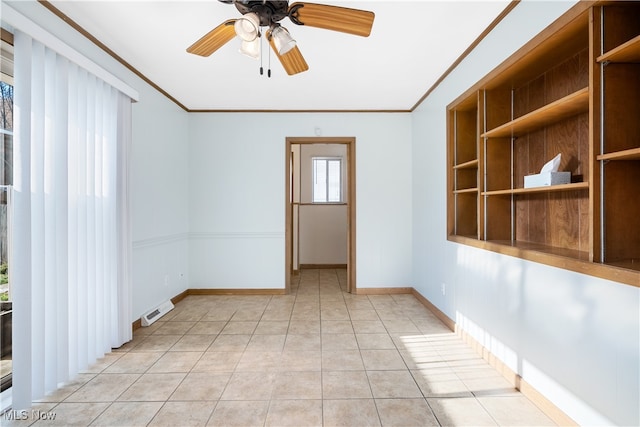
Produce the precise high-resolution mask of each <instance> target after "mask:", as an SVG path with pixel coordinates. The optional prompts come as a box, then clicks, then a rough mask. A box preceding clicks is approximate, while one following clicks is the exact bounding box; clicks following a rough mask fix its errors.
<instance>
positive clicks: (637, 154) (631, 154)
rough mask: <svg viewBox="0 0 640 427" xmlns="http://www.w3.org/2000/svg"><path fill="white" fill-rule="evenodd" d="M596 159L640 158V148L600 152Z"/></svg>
mask: <svg viewBox="0 0 640 427" xmlns="http://www.w3.org/2000/svg"><path fill="white" fill-rule="evenodd" d="M597 159H598V160H640V148H631V149H629V150H623V151H616V152H613V153H606V154H600V155H599V156H598V157H597Z"/></svg>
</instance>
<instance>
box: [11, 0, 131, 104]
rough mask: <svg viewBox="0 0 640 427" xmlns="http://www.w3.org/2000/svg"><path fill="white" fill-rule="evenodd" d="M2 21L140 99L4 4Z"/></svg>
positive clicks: (106, 73)
mask: <svg viewBox="0 0 640 427" xmlns="http://www.w3.org/2000/svg"><path fill="white" fill-rule="evenodd" d="M2 21H3V22H5V23H7V24H8V25H10V26H11V27H13V29H15V30H19V31H22V32H23V33H26V34H28V35H29V36H30V37H31V38H33V39H35V40H38V41H39V42H41V43H43V44H44V45H45V46H47V47H48V48H50V49H52V50H54V51H56V52H57V53H59V54H60V55H62V56H64V57H65V58H67V59H68V60H70V61H72V62H74V63H75V64H78V65H79V66H80V67H82V68H84V69H85V70H87V71H89V72H90V73H91V74H93V75H95V76H96V77H99V78H100V79H102V80H103V81H105V82H106V83H108V84H109V85H111V86H113V87H114V88H116V89H118V90H119V91H120V92H122V93H124V94H125V95H127V96H128V97H129V98H131V99H132V100H133V101H138V100H139V99H140V95H139V94H138V91H137V90H135V89H134V88H132V87H131V86H129V85H128V84H126V83H125V82H123V81H122V80H120V79H119V78H117V77H116V76H114V75H113V74H111V73H110V72H109V71H107V70H105V69H104V68H102V67H101V66H100V65H98V64H96V63H95V62H93V61H92V60H90V59H89V58H87V57H86V56H84V55H83V54H81V53H80V52H78V51H77V50H75V49H74V48H72V47H71V46H69V45H68V44H66V43H65V42H63V41H62V40H60V39H59V38H58V37H56V36H54V35H53V34H51V33H50V32H48V31H47V30H45V29H44V28H42V27H41V26H39V25H38V24H36V23H35V22H33V21H32V20H31V19H29V18H27V17H26V16H24V15H23V14H21V13H20V12H18V11H17V10H15V9H14V8H13V7H11V6H9V5H8V4H6V3H4V2H3V3H2Z"/></svg>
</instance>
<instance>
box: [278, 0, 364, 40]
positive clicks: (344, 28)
mask: <svg viewBox="0 0 640 427" xmlns="http://www.w3.org/2000/svg"><path fill="white" fill-rule="evenodd" d="M374 17H375V14H374V13H373V12H369V11H366V10H360V9H350V8H347V7H340V6H329V5H326V4H315V3H304V2H298V3H293V4H292V5H291V6H290V7H289V19H291V21H292V22H293V23H294V24H298V25H308V26H310V27H316V28H324V29H326V30H333V31H340V32H342V33H349V34H355V35H356V36H362V37H368V36H369V34H371V27H372V26H373V19H374Z"/></svg>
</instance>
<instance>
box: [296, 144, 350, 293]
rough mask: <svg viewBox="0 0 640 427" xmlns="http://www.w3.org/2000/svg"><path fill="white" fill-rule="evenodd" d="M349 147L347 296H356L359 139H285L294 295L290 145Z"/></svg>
mask: <svg viewBox="0 0 640 427" xmlns="http://www.w3.org/2000/svg"><path fill="white" fill-rule="evenodd" d="M293 144H300V145H303V144H346V145H347V194H348V196H347V292H350V293H353V294H355V293H356V290H357V287H356V138H355V137H351V136H346V137H336V136H333V137H324V136H318V137H286V139H285V162H284V163H285V174H284V178H285V179H284V182H285V193H284V200H285V267H284V268H285V292H286V293H290V292H291V275H292V274H293V204H292V194H291V145H293Z"/></svg>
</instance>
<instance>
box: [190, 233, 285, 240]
mask: <svg viewBox="0 0 640 427" xmlns="http://www.w3.org/2000/svg"><path fill="white" fill-rule="evenodd" d="M189 239H194V240H211V239H284V232H282V231H235V232H234V231H231V232H206V231H200V232H191V233H189Z"/></svg>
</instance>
